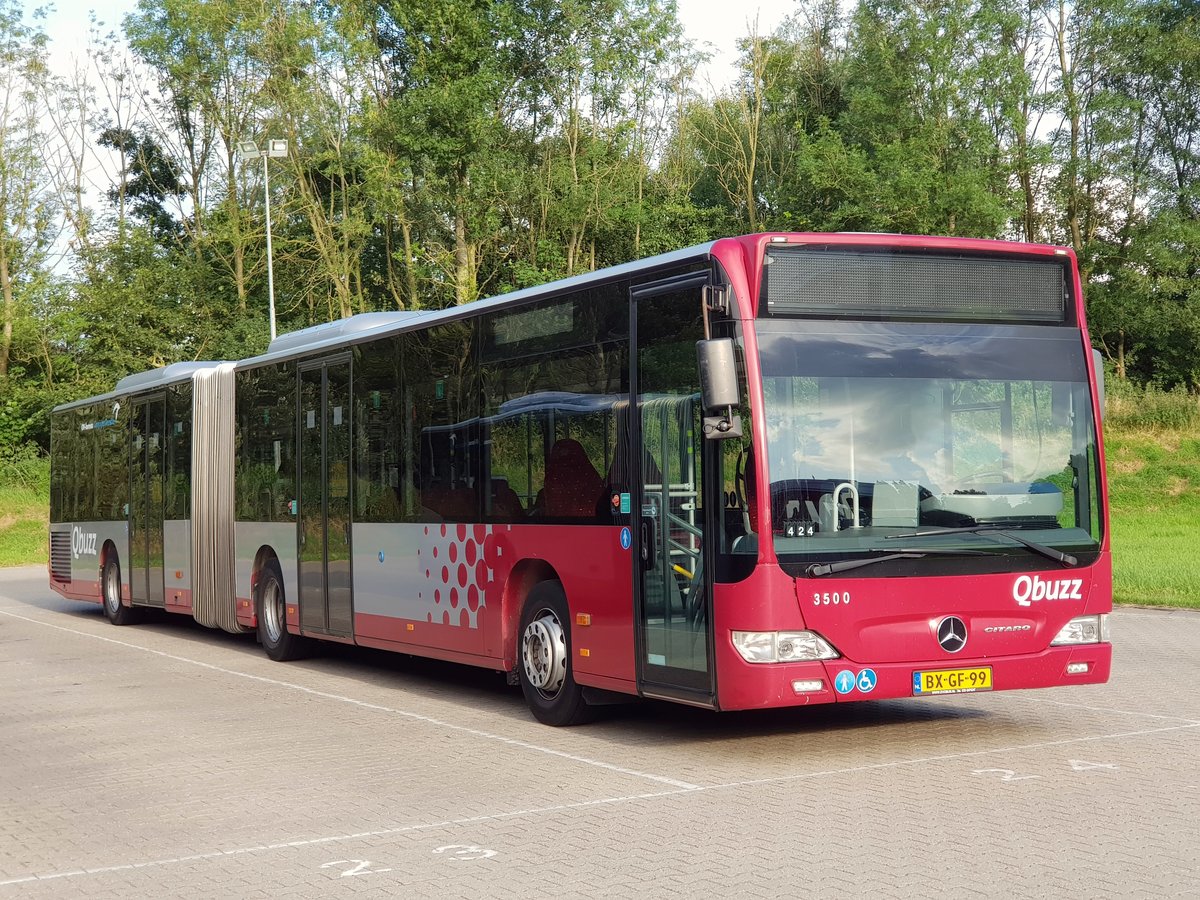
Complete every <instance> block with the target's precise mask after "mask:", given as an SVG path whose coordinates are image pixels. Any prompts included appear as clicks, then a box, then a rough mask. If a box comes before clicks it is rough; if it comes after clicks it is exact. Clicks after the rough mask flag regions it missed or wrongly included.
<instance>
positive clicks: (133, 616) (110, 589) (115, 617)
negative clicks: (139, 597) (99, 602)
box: [100, 553, 141, 625]
mask: <svg viewBox="0 0 1200 900" xmlns="http://www.w3.org/2000/svg"><path fill="white" fill-rule="evenodd" d="M100 591H101V594H102V595H103V598H104V615H105V616H107V617H108V621H110V622H112V623H113V624H114V625H133V624H136V623H137V621H138V619H140V618H141V614H140V610H137V609H134V608H133V607H131V606H123V605H122V604H121V561H120V560H119V559H117V554H115V553H110V554H108V556H107V557H106V558H105V560H104V574H103V575H101V576H100Z"/></svg>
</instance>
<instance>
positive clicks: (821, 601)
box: [813, 591, 850, 606]
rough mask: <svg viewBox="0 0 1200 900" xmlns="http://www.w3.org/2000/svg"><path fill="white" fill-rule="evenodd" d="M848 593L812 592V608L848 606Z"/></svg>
mask: <svg viewBox="0 0 1200 900" xmlns="http://www.w3.org/2000/svg"><path fill="white" fill-rule="evenodd" d="M849 605H850V592H849V591H834V592H833V593H830V592H828V591H826V592H825V593H823V594H822V593H819V592H817V591H814V592H813V606H849Z"/></svg>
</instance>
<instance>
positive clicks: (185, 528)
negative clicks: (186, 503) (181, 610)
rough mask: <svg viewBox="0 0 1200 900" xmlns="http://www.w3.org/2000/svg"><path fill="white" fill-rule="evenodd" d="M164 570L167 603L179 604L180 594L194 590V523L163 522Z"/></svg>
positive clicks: (183, 521)
mask: <svg viewBox="0 0 1200 900" xmlns="http://www.w3.org/2000/svg"><path fill="white" fill-rule="evenodd" d="M163 568H164V569H166V579H165V580H166V592H167V602H168V603H178V602H179V600H180V597H179V596H178V592H184V591H188V592H190V591H191V590H192V523H191V522H190V521H189V520H187V519H168V520H167V521H165V522H163ZM176 572H178V573H179V575H178V576H177V575H176V574H175V573H176Z"/></svg>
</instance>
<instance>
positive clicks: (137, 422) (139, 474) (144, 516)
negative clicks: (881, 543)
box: [129, 394, 167, 606]
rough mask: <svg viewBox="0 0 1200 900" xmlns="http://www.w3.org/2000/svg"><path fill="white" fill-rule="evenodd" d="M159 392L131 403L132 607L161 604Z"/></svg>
mask: <svg viewBox="0 0 1200 900" xmlns="http://www.w3.org/2000/svg"><path fill="white" fill-rule="evenodd" d="M166 433H167V398H166V395H165V394H159V395H157V396H154V397H148V398H145V399H138V400H134V401H133V430H132V433H131V440H132V446H131V448H130V460H129V463H130V465H129V473H130V491H129V591H130V594H129V596H130V598H131V599H132V600H133V602H134V603H137V604H139V605H142V606H163V605H164V590H163V496H164V492H163V468H164V466H163V462H164V460H165V447H166Z"/></svg>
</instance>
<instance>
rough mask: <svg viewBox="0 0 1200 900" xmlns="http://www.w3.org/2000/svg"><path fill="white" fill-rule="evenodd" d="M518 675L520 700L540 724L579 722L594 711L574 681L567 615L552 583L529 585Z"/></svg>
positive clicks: (559, 588) (563, 598)
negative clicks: (530, 586)
mask: <svg viewBox="0 0 1200 900" xmlns="http://www.w3.org/2000/svg"><path fill="white" fill-rule="evenodd" d="M517 678H518V679H519V680H520V682H521V692H522V693H523V694H524V695H525V702H526V703H528V704H529V709H530V711H532V712H533V716H534V718H535V719H537V720H538V721H539V722H541V723H542V724H544V725H555V726H562V725H580V724H582V723H583V722H586V721H588V720H589V719H590V718H591V717H592V713H593V710H592V708H591V707H590V706H588V704H587V701H586V700H584V698H583V689H582V688H581V687H580V686H579V685H578V684H576V683H575V676H574V673H573V671H572V665H571V616H570V611H569V610H568V608H567V597H566V594H565V593H564V592H563V588H562V585H561V584H559V583H558V582H557V581H543V582H541V583H540V584H537V585H535V586H534V588H533V590H531V591H530V592H529V596H528V597H527V598H526V600H525V607H524V610H523V612H522V614H521V630H520V633H519V635H518V637H517Z"/></svg>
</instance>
